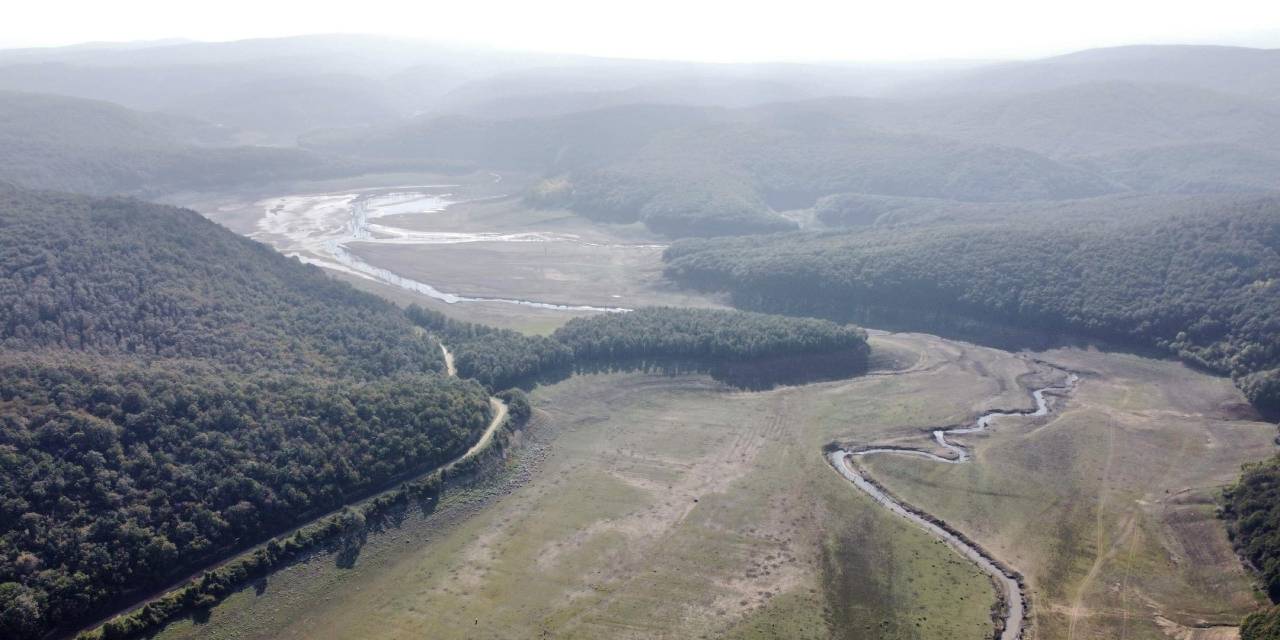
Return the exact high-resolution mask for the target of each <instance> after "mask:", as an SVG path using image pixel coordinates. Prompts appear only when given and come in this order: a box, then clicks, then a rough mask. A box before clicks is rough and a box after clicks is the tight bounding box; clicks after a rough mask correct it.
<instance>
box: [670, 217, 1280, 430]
mask: <svg viewBox="0 0 1280 640" xmlns="http://www.w3.org/2000/svg"><path fill="white" fill-rule="evenodd" d="M1057 213H1058V212H1055V213H1054V214H1053V215H1048V216H1044V217H1039V218H1037V217H1035V216H1028V217H1025V218H1022V219H1020V220H1019V224H1009V221H1005V222H1003V223H991V224H979V223H974V224H964V223H957V224H945V225H931V226H924V227H919V228H907V227H899V228H874V227H873V228H870V229H864V230H859V231H842V232H828V233H817V234H812V233H809V234H789V235H776V236H758V237H745V238H732V239H715V240H700V241H686V242H682V243H677V244H675V245H673V246H672V247H671V248H669V249H668V250H667V252H666V254H665V259H666V261H667V274H668V276H669V277H671V278H673V279H675V280H678V281H681V282H684V283H686V284H688V285H692V286H696V287H700V288H704V289H717V290H726V291H729V292H731V293H732V295H733V299H734V301H735V303H736V304H737V305H739V306H742V307H745V308H750V309H756V310H762V311H770V312H775V313H776V312H783V313H796V314H809V315H820V316H828V317H834V318H839V319H842V320H858V321H862V322H865V321H866V320H867V319H876V320H877V321H881V320H883V319H885V318H893V319H894V320H895V321H898V322H902V323H905V324H907V325H910V326H912V327H914V328H917V329H933V330H945V329H947V328H948V326H949V325H952V324H954V323H956V322H957V321H958V319H960V318H965V317H968V318H977V319H980V320H981V321H983V322H986V323H990V324H993V325H1013V326H1019V327H1027V328H1032V329H1037V330H1047V331H1050V332H1063V333H1071V334H1083V335H1088V336H1094V337H1097V338H1103V339H1106V340H1111V341H1115V342H1119V343H1127V344H1134V345H1142V346H1146V347H1155V348H1159V349H1163V350H1165V351H1167V352H1169V353H1172V354H1176V355H1177V356H1179V357H1181V358H1183V359H1185V360H1186V361H1188V362H1191V363H1194V364H1196V365H1199V366H1202V367H1205V368H1208V369H1211V370H1213V371H1217V372H1220V373H1224V374H1230V375H1232V376H1234V377H1235V378H1236V380H1237V383H1238V384H1239V386H1240V387H1241V389H1243V390H1244V391H1245V393H1246V394H1247V395H1248V397H1249V399H1250V400H1251V401H1252V402H1254V403H1255V404H1256V405H1257V406H1259V407H1260V408H1263V409H1267V410H1274V409H1277V408H1280V395H1277V389H1280V382H1277V368H1280V292H1278V291H1277V287H1280V201H1277V200H1275V199H1273V198H1269V197H1254V198H1243V199H1239V200H1236V201H1233V203H1232V204H1231V206H1229V207H1225V208H1223V209H1221V210H1215V211H1205V212H1199V213H1198V214H1197V215H1171V216H1154V217H1153V216H1147V217H1138V218H1137V219H1132V218H1130V219H1125V218H1121V219H1116V220H1112V221H1105V220H1099V219H1096V218H1095V219H1090V220H1088V223H1087V224H1080V223H1077V222H1076V221H1072V220H1071V219H1070V218H1069V217H1063V216H1060V215H1057Z"/></svg>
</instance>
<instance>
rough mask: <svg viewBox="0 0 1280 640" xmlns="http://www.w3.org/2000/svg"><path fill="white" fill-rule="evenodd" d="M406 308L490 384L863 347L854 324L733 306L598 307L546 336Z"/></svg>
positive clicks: (848, 360)
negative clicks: (617, 309) (599, 309)
mask: <svg viewBox="0 0 1280 640" xmlns="http://www.w3.org/2000/svg"><path fill="white" fill-rule="evenodd" d="M406 315H407V316H408V317H410V318H411V319H413V321H414V322H415V323H417V324H418V325H419V326H422V327H423V328H425V329H428V330H430V331H432V332H433V333H436V334H437V335H440V336H442V337H443V339H444V340H445V341H446V343H447V344H448V345H449V348H450V349H451V350H452V351H453V352H454V354H455V364H456V366H457V368H458V375H460V376H464V377H471V378H475V379H476V380H479V381H481V382H482V383H484V384H485V385H486V386H488V387H489V388H490V389H505V388H507V387H511V386H516V385H526V386H527V385H529V384H533V383H536V382H539V381H554V380H557V379H561V378H563V377H565V376H567V375H569V374H571V373H572V372H573V371H575V370H577V371H595V370H600V369H609V368H620V369H627V368H633V367H636V366H640V365H641V364H642V361H648V362H657V363H665V364H671V365H688V366H687V367H685V368H688V369H690V370H704V371H712V370H713V369H714V371H715V372H719V371H720V369H719V368H718V367H719V366H721V365H725V364H728V363H747V362H759V363H763V362H766V361H770V360H774V361H775V364H777V363H780V362H781V361H782V360H784V359H791V360H794V361H795V362H799V361H802V360H803V361H806V362H809V363H810V365H812V366H813V368H815V369H822V368H824V367H825V368H826V369H828V370H829V371H830V372H834V371H837V370H838V371H842V372H854V371H856V370H859V369H860V367H861V366H863V365H864V364H865V359H866V356H867V353H868V352H869V347H868V346H867V342H866V333H865V332H863V331H862V330H861V329H858V328H856V327H852V326H847V325H839V324H836V323H833V322H830V321H827V320H818V319H812V318H792V317H786V316H778V315H768V314H762V313H751V312H746V311H737V310H723V309H682V308H674V307H649V308H642V309H637V310H635V311H630V312H626V313H606V314H599V315H594V316H588V317H580V318H574V319H572V320H570V321H569V322H567V323H565V324H564V326H562V327H560V328H559V329H556V330H555V332H553V333H552V334H551V336H550V337H544V336H526V335H524V334H520V333H516V332H514V331H509V330H504V329H494V328H491V327H486V326H483V325H476V324H471V323H466V322H459V321H456V320H452V319H450V318H448V317H446V316H445V315H444V314H441V313H440V312H437V311H431V310H428V309H423V308H421V307H418V306H411V307H409V309H408V310H407V311H406ZM827 355H834V356H835V358H834V360H836V362H832V363H829V364H830V365H833V366H827V365H825V364H824V365H819V363H818V360H815V359H814V358H815V357H818V358H819V359H822V358H821V357H820V356H827ZM795 362H789V363H788V365H787V366H790V365H793V364H795ZM834 365H838V366H834ZM759 373H760V372H753V373H752V375H753V377H760V376H759V375H758V374H759Z"/></svg>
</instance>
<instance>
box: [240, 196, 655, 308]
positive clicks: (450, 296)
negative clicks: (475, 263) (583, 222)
mask: <svg viewBox="0 0 1280 640" xmlns="http://www.w3.org/2000/svg"><path fill="white" fill-rule="evenodd" d="M453 186H456V185H422V186H415V187H396V188H384V189H373V190H367V191H358V192H353V193H322V194H312V195H295V196H284V197H278V198H271V199H268V200H263V201H260V202H258V203H257V205H258V206H259V207H261V208H262V210H263V212H264V214H263V216H262V218H260V219H259V220H258V222H257V224H256V229H255V230H254V232H253V233H251V234H249V236H250V237H252V238H254V239H257V240H260V241H262V242H266V243H267V244H270V245H271V246H273V247H275V249H276V250H277V251H279V252H280V253H283V254H284V255H286V256H290V257H295V258H297V259H299V260H301V261H302V262H305V263H307V264H313V265H316V266H318V267H323V268H325V269H330V270H332V271H338V272H341V273H345V274H348V275H353V276H356V277H360V278H364V279H367V280H372V281H375V282H381V283H383V284H389V285H391V286H394V287H398V288H401V289H405V290H408V291H412V292H414V293H418V294H421V295H425V296H427V297H429V298H433V299H435V300H439V301H441V302H445V303H447V304H458V303H476V302H490V303H502V304H515V305H523V306H529V307H535V308H539V309H554V310H560V311H603V312H622V311H628V310H629V309H626V308H623V307H598V306H591V305H572V304H556V303H551V302H541V301H536V300H521V299H516V298H491V297H476V296H465V295H461V294H458V293H450V292H446V291H441V290H440V289H438V288H436V287H435V286H432V285H431V284H428V283H426V282H421V281H418V280H414V279H412V278H408V277H405V276H402V275H400V274H398V273H395V272H393V271H391V270H390V269H385V268H383V267H378V266H375V265H372V264H369V263H368V262H366V261H365V260H363V259H362V258H360V257H359V256H358V255H356V254H355V253H354V252H352V251H351V250H350V248H349V247H348V245H349V244H351V243H357V242H358V243H363V244H394V245H446V244H461V243H469V242H520V243H524V242H565V243H573V244H580V245H584V246H592V247H606V248H610V249H620V250H627V249H653V248H660V247H661V246H662V245H653V244H601V243H593V242H588V241H585V240H583V239H582V238H580V237H579V236H576V235H573V234H566V233H541V232H528V233H495V232H477V233H468V232H454V231H417V230H413V229H405V228H401V227H396V226H394V225H391V224H388V222H387V221H385V220H383V219H384V218H388V217H390V216H401V215H423V216H429V215H431V214H434V213H439V212H441V211H444V210H445V209H446V208H447V207H449V206H450V205H453V204H457V203H459V202H461V201H460V200H455V199H454V197H453V195H452V194H451V193H449V192H448V191H447V189H449V188H450V187H453Z"/></svg>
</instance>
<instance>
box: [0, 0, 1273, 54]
mask: <svg viewBox="0 0 1280 640" xmlns="http://www.w3.org/2000/svg"><path fill="white" fill-rule="evenodd" d="M4 13H5V19H4V21H3V22H0V47H3V48H10V47H26V46H58V45H67V44H74V43H79V42H87V41H131V40H152V39H168V38H187V39H193V40H206V41H222V40H238V39H243V38H259V37H278V36H289V35H302V34H314V33H366V34H381V35H391V36H400V37H414V38H424V39H429V40H436V41H445V42H451V43H460V44H470V45H482V46H489V47H496V48H501V49H511V50H526V51H543V52H560V53H580V54H589V55H599V56H610V57H627V58H655V59H681V60H698V61H706V62H759V61H821V60H826V61H832V60H849V61H867V62H877V61H878V62H889V61H919V60H936V59H1000V58H1025V57H1035V56H1041V55H1049V54H1054V53H1063V52H1067V51H1074V50H1079V49H1087V48H1091V47H1098V46H1114V45H1122V44H1139V43H1194V44H1239V45H1246V46H1265V47H1280V0H1198V1H1192V2H1186V1H1183V0H874V1H865V0H843V1H842V0H828V1H819V0H774V1H772V2H755V1H753V0H628V1H625V2H620V1H611V0H450V1H449V2H440V1H439V0H417V1H412V0H409V1H406V0H394V1H393V0H360V1H359V2H350V1H346V2H334V1H332V0H219V1H217V2H200V3H194V2H189V1H183V0H111V1H109V2H107V1H103V0H40V1H36V2H22V1H20V0H19V1H15V2H12V3H9V6H8V7H6V9H5V12H4Z"/></svg>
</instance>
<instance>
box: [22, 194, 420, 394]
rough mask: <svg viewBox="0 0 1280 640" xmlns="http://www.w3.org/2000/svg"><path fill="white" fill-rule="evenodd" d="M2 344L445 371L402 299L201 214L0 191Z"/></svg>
mask: <svg viewBox="0 0 1280 640" xmlns="http://www.w3.org/2000/svg"><path fill="white" fill-rule="evenodd" d="M0 297H2V298H3V299H4V300H5V303H6V304H4V305H3V306H0V346H2V347H4V348H6V349H14V350H46V349H69V350H75V351H84V352H89V353H95V354H102V355H127V356H130V357H136V358H201V359H207V360H212V361H216V362H218V363H219V364H222V365H225V366H228V367H233V368H236V369H239V370H243V371H255V372H256V371H263V370H272V371H279V372H313V373H321V374H339V373H340V374H343V375H349V376H373V375H385V374H391V373H396V372H399V371H408V372H414V373H420V372H424V371H440V370H442V366H443V365H442V360H441V357H440V350H439V348H438V347H437V346H436V345H435V344H434V343H433V342H432V341H431V340H430V339H421V338H418V337H416V336H413V335H411V334H412V332H411V328H412V325H411V324H410V323H409V322H408V321H407V320H406V319H405V318H404V317H402V315H401V314H400V313H399V312H398V310H397V309H396V308H395V306H394V305H392V304H390V303H388V302H385V301H383V300H381V299H380V298H377V297H374V296H371V295H368V294H365V293H361V292H358V291H356V290H355V289H353V288H351V287H350V286H348V285H346V284H343V283H339V282H336V281H334V280H333V279H331V278H329V277H327V276H326V275H324V273H323V272H321V271H320V270H318V269H316V268H313V267H308V266H304V265H302V264H300V263H298V262H297V261H294V260H289V259H285V258H283V257H281V256H280V255H278V254H277V253H276V252H274V251H273V250H272V249H271V248H269V247H267V246H265V245H262V244H259V243H257V242H253V241H251V240H248V239H245V238H241V237H239V236H237V235H235V234H233V233H231V232H229V231H227V230H225V229H223V228H222V227H220V226H218V225H216V224H214V223H212V222H209V221H208V220H206V219H205V218H203V217H201V216H200V215H199V214H197V213H195V212H194V211H187V210H182V209H176V208H173V207H165V206H161V205H153V204H147V203H142V202H138V201H135V200H127V199H94V198H88V197H83V196H72V195H66V194H58V193H49V192H33V191H26V190H22V189H17V188H13V187H4V186H0Z"/></svg>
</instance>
